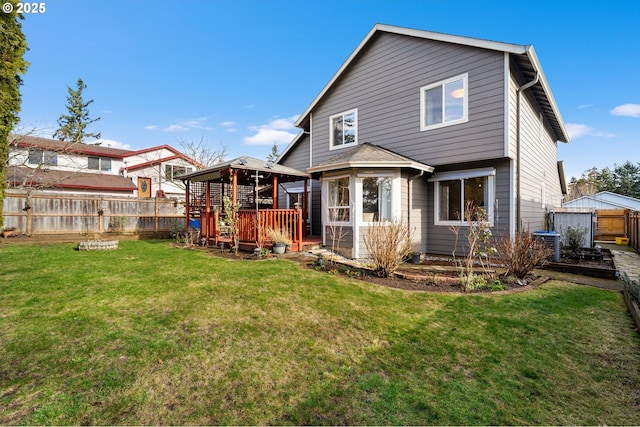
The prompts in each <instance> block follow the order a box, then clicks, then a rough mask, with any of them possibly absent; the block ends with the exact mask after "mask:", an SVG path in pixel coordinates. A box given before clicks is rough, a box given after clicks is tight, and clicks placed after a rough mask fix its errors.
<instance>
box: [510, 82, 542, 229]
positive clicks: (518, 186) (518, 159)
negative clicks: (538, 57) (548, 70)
mask: <svg viewBox="0 0 640 427" xmlns="http://www.w3.org/2000/svg"><path fill="white" fill-rule="evenodd" d="M535 72H536V76H535V77H534V79H533V80H532V81H530V82H529V83H526V84H524V85H522V86H520V87H519V88H518V89H517V92H518V96H517V98H516V152H517V155H516V176H517V178H516V231H517V232H520V231H521V230H520V229H521V222H522V218H521V214H522V213H521V202H520V198H521V197H520V190H521V178H520V168H521V163H522V159H521V157H522V156H521V155H520V148H521V145H522V144H521V140H520V139H521V131H520V127H521V126H520V97H521V96H522V93H523V92H524V91H525V90H527V89H529V88H530V87H531V86H533V85H535V84H536V83H538V81H539V80H540V73H539V72H538V70H535Z"/></svg>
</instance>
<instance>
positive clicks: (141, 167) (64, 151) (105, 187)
mask: <svg viewBox="0 0 640 427" xmlns="http://www.w3.org/2000/svg"><path fill="white" fill-rule="evenodd" d="M201 167H202V165H200V164H199V163H198V162H196V161H195V160H193V159H190V158H189V157H187V156H186V155H184V154H182V153H181V152H179V151H178V150H176V149H175V148H173V147H170V146H168V145H162V146H157V147H151V148H146V149H143V150H121V149H116V148H110V147H104V146H101V145H93V144H80V143H70V142H64V141H58V140H53V139H47V138H39V137H33V136H12V137H11V141H10V144H9V162H8V169H7V180H8V183H9V187H10V188H32V189H34V188H35V189H40V190H46V191H53V192H65V193H81V194H101V195H112V196H134V197H135V196H137V197H175V198H177V199H184V194H185V191H184V185H183V184H182V182H181V181H180V180H179V179H177V177H178V176H179V175H183V174H185V173H189V172H193V171H194V170H196V169H198V168H201Z"/></svg>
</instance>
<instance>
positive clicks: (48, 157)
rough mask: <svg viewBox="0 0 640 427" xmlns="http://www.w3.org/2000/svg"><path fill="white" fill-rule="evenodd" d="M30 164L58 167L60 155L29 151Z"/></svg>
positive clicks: (45, 151)
mask: <svg viewBox="0 0 640 427" xmlns="http://www.w3.org/2000/svg"><path fill="white" fill-rule="evenodd" d="M28 162H29V164H30V165H46V166H57V165H58V155H57V154H56V153H54V152H53V151H47V150H29V160H28Z"/></svg>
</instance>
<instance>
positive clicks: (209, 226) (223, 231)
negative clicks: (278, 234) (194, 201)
mask: <svg viewBox="0 0 640 427" xmlns="http://www.w3.org/2000/svg"><path fill="white" fill-rule="evenodd" d="M200 220H201V229H200V231H201V236H203V237H204V238H206V239H207V240H208V241H209V243H214V244H216V245H217V244H218V240H219V238H220V237H228V233H229V231H230V230H229V229H228V227H223V226H221V224H220V218H219V215H218V213H217V212H212V213H211V214H209V215H207V214H206V213H202V214H201V216H200ZM237 224H238V234H239V240H240V242H241V243H255V244H256V245H258V246H262V245H263V244H270V243H271V242H270V240H269V236H268V230H269V229H273V230H280V231H282V232H284V233H286V234H287V235H288V236H289V239H290V240H291V243H292V249H293V250H297V249H298V248H300V247H301V243H302V238H303V230H304V218H303V215H302V209H260V210H259V211H255V210H250V209H247V210H239V211H238V223H237Z"/></svg>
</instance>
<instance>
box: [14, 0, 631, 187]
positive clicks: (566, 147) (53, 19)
mask: <svg viewBox="0 0 640 427" xmlns="http://www.w3.org/2000/svg"><path fill="white" fill-rule="evenodd" d="M45 6H46V11H45V12H44V13H41V14H26V15H25V20H24V21H23V31H24V33H25V35H26V38H27V42H28V44H29V48H30V50H29V52H28V53H27V60H28V61H30V63H31V67H30V68H29V70H28V72H27V74H26V75H25V77H24V86H23V87H22V113H21V119H22V123H21V127H22V128H23V129H32V128H36V129H37V132H38V133H39V134H41V135H43V136H47V137H50V136H51V135H52V134H53V132H54V131H55V129H56V128H57V119H58V117H59V116H60V115H61V114H64V113H66V109H65V103H66V96H67V87H68V86H71V87H73V88H75V83H76V80H77V79H78V78H82V79H83V80H84V81H85V83H86V84H87V86H88V88H87V89H86V90H85V92H84V97H85V100H89V99H93V100H94V102H93V104H91V106H90V114H91V116H92V117H101V120H100V121H98V122H96V123H95V124H93V125H92V126H91V127H90V128H89V129H88V130H89V131H92V132H101V133H102V138H103V139H104V140H105V141H104V144H109V145H111V146H113V147H118V148H130V149H139V148H144V147H149V146H154V145H161V144H168V145H171V146H174V147H176V148H179V146H180V141H181V140H182V141H198V140H200V139H201V138H203V139H204V141H206V142H207V143H208V144H209V146H210V147H211V148H212V149H219V148H220V146H221V145H224V146H226V147H227V153H228V155H227V157H229V158H233V157H236V156H239V155H243V154H246V155H251V156H253V157H257V158H265V157H266V156H267V154H268V153H269V152H270V151H271V146H272V145H273V144H274V143H277V144H278V146H279V148H280V151H282V150H283V149H284V148H285V147H286V146H287V144H288V143H289V142H290V141H291V139H292V138H293V137H294V136H295V135H296V134H297V132H298V129H296V128H294V127H293V125H292V123H293V122H294V120H295V118H296V117H297V115H299V114H300V113H302V112H303V111H304V109H305V108H306V107H307V106H308V105H309V104H310V103H311V101H312V100H313V99H314V98H315V96H316V95H317V94H318V93H319V92H320V90H321V89H322V88H323V87H324V85H325V84H326V83H327V82H328V81H329V80H330V79H331V77H332V76H333V74H334V73H335V72H336V71H337V70H338V68H339V67H340V66H341V65H342V63H343V62H344V61H345V60H346V58H347V57H348V56H349V54H350V53H351V52H352V51H353V50H354V49H355V48H356V46H357V45H358V44H359V43H360V41H361V40H362V39H363V38H364V37H365V35H366V34H367V33H368V32H369V30H371V28H372V27H373V26H374V25H375V24H376V23H384V24H389V25H397V26H404V27H410V28H417V29H422V30H427V31H436V32H443V33H449V34H455V35H461V36H469V37H476V38H482V39H488V40H494V41H501V42H507V43H513V44H523V45H525V44H532V45H533V46H534V48H535V49H536V52H537V54H538V57H539V59H540V62H541V64H542V67H543V70H544V72H545V75H546V77H547V80H548V81H549V84H550V86H551V90H552V91H553V94H554V97H555V100H556V103H557V104H558V107H559V109H560V112H561V114H562V117H563V119H564V122H565V124H566V126H567V128H568V130H569V132H570V134H571V135H572V141H571V142H570V143H569V144H563V143H560V144H559V158H560V159H561V160H564V161H565V170H566V173H567V175H568V177H571V176H576V177H577V176H579V175H580V174H581V173H582V172H583V171H584V170H585V169H588V168H591V167H597V168H598V169H602V168H604V167H607V166H608V167H613V165H614V164H622V163H624V162H625V161H627V160H630V161H632V162H633V163H637V162H640V88H639V86H638V75H639V74H638V69H640V55H638V53H637V51H638V42H640V33H639V32H638V25H639V24H638V23H639V22H640V1H637V0H628V1H623V0H605V1H589V0H583V1H562V0H555V1H533V2H529V1H497V0H496V1H481V0H476V1H454V0H447V1H434V0H422V1H418V0H416V1H408V0H392V1H387V0H384V1H383V0H378V1H376V0H369V1H354V0H341V1H333V0H322V1H321V0H295V1H292V0H263V1H258V0H252V1H246V0H245V1H242V0H240V1H230V0H229V1H227V0H225V1H223V0H211V1H203V0H199V1H196V0H180V1H178V0H174V1H167V0H150V1H146V0H128V1H121V0H49V1H45Z"/></svg>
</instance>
